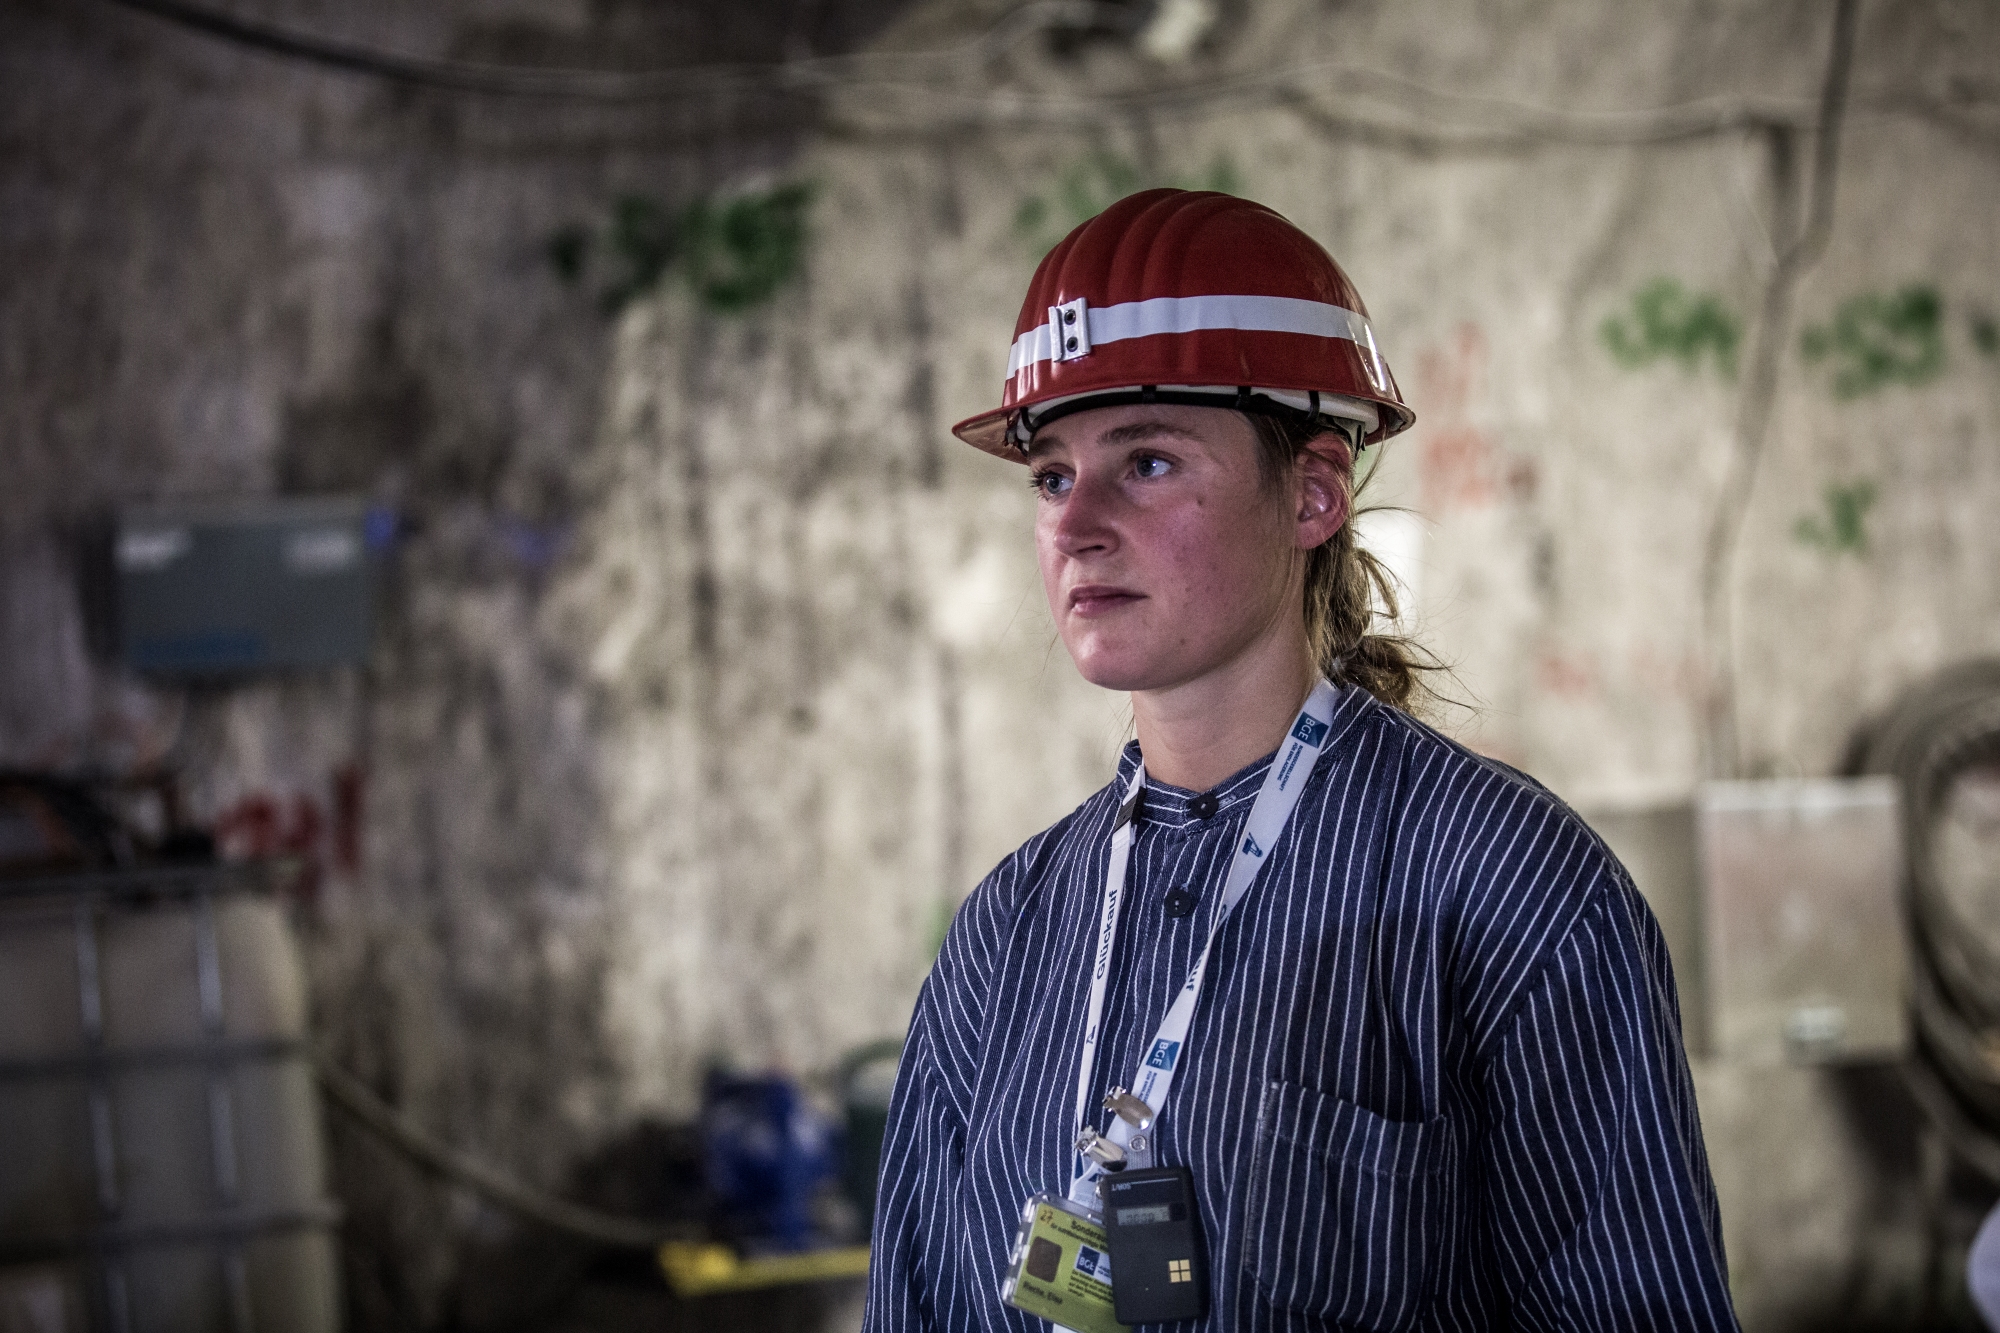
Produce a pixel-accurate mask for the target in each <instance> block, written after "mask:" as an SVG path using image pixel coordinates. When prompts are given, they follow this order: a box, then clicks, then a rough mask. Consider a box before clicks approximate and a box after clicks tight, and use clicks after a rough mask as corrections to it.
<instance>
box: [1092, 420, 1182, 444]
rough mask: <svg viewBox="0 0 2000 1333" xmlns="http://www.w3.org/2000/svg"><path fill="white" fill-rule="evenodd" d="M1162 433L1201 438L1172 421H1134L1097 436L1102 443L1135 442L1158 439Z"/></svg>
mask: <svg viewBox="0 0 2000 1333" xmlns="http://www.w3.org/2000/svg"><path fill="white" fill-rule="evenodd" d="M1162 435H1172V436H1175V437H1177V438H1179V439H1183V440H1198V439H1200V438H1201V437H1200V436H1199V435H1196V434H1195V433H1194V432H1193V431H1191V430H1187V429H1185V428H1183V427H1181V426H1176V425H1175V424H1174V423H1173V422H1171V421H1134V422H1132V423H1131V424H1130V425H1126V426H1113V427H1112V428H1111V429H1110V430H1107V431H1105V432H1104V434H1102V435H1100V436H1098V437H1097V438H1098V441H1099V443H1102V444H1133V443H1136V442H1137V441H1139V440H1153V439H1158V438H1159V437H1160V436H1162Z"/></svg>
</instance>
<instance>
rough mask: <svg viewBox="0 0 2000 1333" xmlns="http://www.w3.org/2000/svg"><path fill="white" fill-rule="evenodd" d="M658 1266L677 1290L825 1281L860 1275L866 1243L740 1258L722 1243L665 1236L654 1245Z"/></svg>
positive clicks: (690, 1292) (697, 1292)
mask: <svg viewBox="0 0 2000 1333" xmlns="http://www.w3.org/2000/svg"><path fill="white" fill-rule="evenodd" d="M660 1271H661V1272H663V1273H665V1274H666V1275H667V1285H668V1286H670V1287H672V1288H673V1289H674V1294H675V1295H677V1296H707V1295H710V1294H712V1293H715V1292H720V1291H748V1290H751V1289H752V1288H755V1287H783V1286H790V1285H792V1284H793V1283H798V1282H827V1281H831V1280H834V1279H837V1278H844V1277H864V1276H866V1275H867V1272H868V1247H867V1246H866V1245H852V1246H846V1247H843V1248H841V1249H835V1250H801V1251H800V1252H798V1253H797V1254H764V1255H755V1256H752V1257H750V1258H744V1257H743V1256H741V1255H739V1254H737V1253H736V1251H734V1250H732V1249H730V1248H729V1247H728V1246H727V1245H702V1244H692V1243H689V1242H687V1241H675V1240H670V1241H668V1242H667V1243H666V1244H665V1245H662V1246H661V1247H660Z"/></svg>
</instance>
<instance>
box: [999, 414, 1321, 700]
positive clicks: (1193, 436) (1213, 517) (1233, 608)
mask: <svg viewBox="0 0 2000 1333" xmlns="http://www.w3.org/2000/svg"><path fill="white" fill-rule="evenodd" d="M1257 450H1258V445H1257V437H1256V434H1255V432H1254V431H1252V429H1251V427H1250V423H1249V422H1248V421H1246V420H1245V419H1244V418H1243V417H1242V416H1241V415H1239V414H1238V413H1235V412H1232V411H1228V410H1225V409H1221V408H1211V407H1182V406H1166V405H1150V406H1149V405H1136V406H1130V407H1104V408H1096V409H1092V410H1090V411H1086V412H1078V413H1076V414H1075V415H1073V416H1068V417H1063V418H1062V419H1060V420H1058V421H1055V422H1053V423H1051V424H1050V425H1048V426H1045V427H1043V428H1042V430H1040V431H1039V432H1037V433H1036V436H1035V440H1034V445H1033V447H1032V449H1031V451H1030V453H1029V459H1028V462H1029V466H1030V468H1031V469H1032V470H1033V474H1034V485H1035V490H1036V494H1037V504H1038V506H1039V513H1038V515H1037V519H1036V523H1035V545H1036V549H1037V552H1038V553H1039V555H1040V558H1041V567H1042V586H1043V588H1044V590H1045V591H1046V592H1047V593H1048V598H1049V611H1050V613H1051V614H1052V615H1053V616H1054V617H1055V622H1056V631H1057V633H1059V634H1060V635H1061V636H1062V641H1063V646H1064V647H1066V648H1068V649H1069V654H1070V656H1071V657H1072V658H1073V659H1075V661H1076V665H1077V669H1078V670H1079V671H1081V672H1082V673H1083V676H1084V679H1086V680H1088V681H1090V682H1091V683H1092V684H1094V685H1100V686H1103V687H1104V688H1105V689H1112V690H1166V689H1172V688H1174V687H1176V686H1179V685H1183V684H1187V683H1189V682H1192V681H1195V680H1198V679H1200V678H1202V677H1203V676H1206V675H1209V674H1211V673H1213V672H1216V671H1218V670H1223V669H1226V668H1228V667H1229V666H1231V665H1232V664H1234V663H1236V662H1238V661H1239V660H1241V659H1242V658H1243V657H1244V655H1245V654H1246V653H1249V652H1251V651H1253V650H1254V649H1256V648H1257V647H1259V646H1260V645H1264V644H1267V643H1269V642H1270V641H1271V640H1272V639H1273V637H1274V636H1277V637H1283V636H1286V635H1293V636H1296V637H1297V639H1298V641H1299V642H1301V643H1302V642H1303V620H1304V612H1303V610H1302V604H1303V603H1302V597H1303V573H1304V568H1305V559H1304V556H1305V552H1306V550H1307V549H1309V548H1310V547H1311V546H1313V545H1317V544H1318V542H1320V541H1324V540H1325V539H1326V538H1327V537H1328V536H1331V535H1332V533H1333V532H1334V531H1335V530H1336V529H1338V528H1339V526H1340V522H1341V521H1342V520H1344V519H1345V517H1346V506H1345V496H1344V493H1341V492H1339V491H1338V488H1334V494H1333V495H1332V496H1331V497H1328V496H1326V495H1323V494H1318V495H1317V500H1316V499H1315V494H1317V493H1316V492H1314V493H1309V492H1313V489H1314V488H1313V477H1314V476H1316V475H1318V474H1319V473H1320V472H1324V471H1325V469H1321V468H1313V467H1307V468H1302V469H1300V473H1301V475H1299V476H1295V477H1290V478H1287V479H1286V480H1285V482H1284V483H1283V484H1277V485H1269V486H1267V485H1266V484H1264V482H1263V480H1262V478H1261V476H1260V474H1259V470H1258V465H1257ZM1321 489H1322V490H1323V489H1324V488H1321ZM1329 498H1330V499H1331V502H1332V503H1334V504H1337V506H1338V508H1339V512H1338V514H1336V515H1333V516H1331V521H1330V522H1329V521H1328V518H1329V516H1328V515H1327V514H1325V513H1324V512H1317V511H1323V510H1324V509H1325V507H1326V502H1327V501H1328V500H1329ZM1307 510H1315V511H1316V512H1314V513H1307V512H1306V511H1307Z"/></svg>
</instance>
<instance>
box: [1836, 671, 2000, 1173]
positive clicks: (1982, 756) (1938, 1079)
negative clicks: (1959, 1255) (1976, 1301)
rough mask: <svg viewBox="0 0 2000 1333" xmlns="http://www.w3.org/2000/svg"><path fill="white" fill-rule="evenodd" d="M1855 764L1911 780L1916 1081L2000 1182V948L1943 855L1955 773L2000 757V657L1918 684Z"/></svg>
mask: <svg viewBox="0 0 2000 1333" xmlns="http://www.w3.org/2000/svg"><path fill="white" fill-rule="evenodd" d="M1848 767H1849V769H1850V771H1858V772H1863V773H1887V774H1890V775H1893V776H1894V777H1896V778H1898V779H1899V780H1900V781H1901V784H1902V791H1903V803H1902V819H1903V849H1904V850H1903V854H1904V876H1903V894H1904V906H1905V911H1906V913H1907V917H1908V922H1909V928H1910V945H1911V951H1912V955H1913V956H1912V960H1911V961H1912V967H1911V978H1910V1017H1911V1024H1912V1029H1913V1037H1914V1047H1915V1052H1914V1053H1915V1057H1916V1058H1915V1059H1914V1060H1913V1061H1911V1062H1910V1064H1909V1066H1908V1069H1907V1071H1906V1072H1907V1074H1908V1077H1909V1082H1910V1089H1911V1092H1912V1094H1913V1095H1914V1096H1915V1097H1916V1100H1917V1102H1918V1104H1919V1105H1921V1106H1922V1107H1923V1109H1924V1111H1925V1113H1926V1115H1928V1116H1929V1118H1930V1119H1931V1121H1932V1122H1933V1123H1934V1124H1935V1125H1936V1127H1937V1129H1938V1131H1939V1132H1940V1133H1941V1134H1942V1135H1943V1137H1944V1139H1945V1141H1946V1142H1947V1143H1948V1144H1950V1146H1951V1148H1952V1149H1953V1150H1954V1151H1955V1152H1956V1154H1957V1155H1958V1156H1959V1158H1960V1159H1961V1160H1962V1161H1964V1162H1965V1163H1966V1164H1967V1165H1968V1166H1971V1167H1973V1168H1974V1169H1976V1170H1977V1171H1979V1172H1980V1174H1982V1175H1984V1176H1986V1177H1987V1178H1988V1179H1990V1180H1992V1181H1994V1182H1995V1183H2000V948H1996V947H1995V945H1996V941H1995V938H1994V936H1993V935H1992V934H1991V933H1989V932H1987V931H1985V930H1982V929H1981V928H1980V927H1979V926H1978V924H1977V923H1975V922H1973V921H1972V920H1970V919H1968V918H1967V916H1966V914H1965V912H1964V910H1963V909H1962V908H1961V906H1960V905H1959V903H1957V902H1956V901H1954V900H1953V897H1952V895H1951V893H1950V892H1949V891H1948V889H1947V886H1946V883H1945V880H1944V876H1943V874H1942V869H1943V868H1942V866H1941V865H1940V856H1939V852H1940V841H1941V839H1940V834H1941V826H1942V824H1943V822H1944V820H1945V817H1946V815H1947V813H1948V808H1949V804H1950V800H1951V796H1952V789H1953V786H1954V784H1955V783H1956V782H1957V781H1958V779H1959V778H1960V777H1962V776H1964V775H1965V774H1967V773H1968V771H1970V770H1974V769H1979V768H1985V767H2000V661H1990V660H1988V661H1976V662H1970V663H1966V664H1964V665H1961V666H1957V667H1953V668H1951V669H1949V670H1946V671H1944V672H1941V673H1940V674H1938V675H1936V676H1934V677H1932V678H1931V679H1930V680H1928V681H1926V682H1924V683H1923V684H1921V685H1919V686H1917V687H1915V688H1914V689H1912V690H1911V691H1909V692H1908V693H1907V694H1905V695H1904V696H1903V698H1902V700H1901V701H1900V702H1899V703H1898V704H1897V706H1896V707H1895V708H1894V709H1893V710H1892V711H1891V712H1890V713H1889V714H1888V715H1887V716H1886V717H1885V718H1883V719H1882V720H1881V722H1879V723H1878V724H1877V725H1875V726H1874V727H1872V728H1870V729H1869V730H1868V731H1867V732H1866V733H1865V734H1864V735H1863V736H1862V737H1861V738H1860V740H1859V742H1858V744H1857V746H1856V753H1855V754H1854V755H1853V756H1852V762H1851V763H1850V764H1849V765H1848Z"/></svg>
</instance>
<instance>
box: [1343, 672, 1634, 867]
mask: <svg viewBox="0 0 2000 1333" xmlns="http://www.w3.org/2000/svg"><path fill="white" fill-rule="evenodd" d="M1361 722H1362V724H1363V726H1365V727H1367V728H1369V729H1370V730H1371V731H1373V733H1374V736H1373V738H1372V739H1373V740H1374V744H1373V746H1372V747H1370V748H1371V749H1372V753H1369V754H1365V755H1359V756H1357V757H1359V758H1361V760H1362V762H1364V763H1365V764H1367V765H1368V766H1369V767H1371V768H1374V769H1376V770H1377V771H1376V772H1375V773H1373V774H1371V775H1370V776H1371V779H1372V785H1373V786H1374V788H1375V789H1376V790H1377V791H1380V792H1385V793H1391V794H1392V803H1393V805H1394V807H1395V808H1394V810H1393V811H1392V812H1389V813H1390V817H1391V818H1392V819H1393V822H1394V823H1395V825H1396V827H1397V828H1398V829H1399V830H1400V831H1401V832H1402V834H1403V835H1404V836H1405V837H1413V838H1418V839H1420V840H1421V841H1422V842H1423V843H1424V844H1425V845H1426V846H1427V847H1430V848H1432V849H1434V850H1436V851H1438V852H1440V853H1456V854H1457V855H1458V856H1461V857H1462V856H1465V855H1469V854H1472V853H1474V852H1476V851H1477V850H1478V849H1480V848H1482V847H1494V848H1501V849H1504V852H1505V855H1507V856H1508V857H1509V858H1510V859H1511V858H1513V857H1519V856H1533V855H1535V854H1537V852H1538V851H1540V850H1543V849H1545V848H1546V847H1547V846H1548V844H1550V843H1552V842H1554V843H1562V844H1573V845H1574V846H1575V848H1576V850H1577V851H1578V853H1579V854H1581V855H1585V856H1593V855H1594V856H1597V857H1603V856H1606V855H1608V853H1606V852H1605V851H1604V847H1603V844H1602V842H1601V841H1599V839H1598V838H1597V836H1596V834H1595V833H1593V832H1592V831H1591V829H1590V826H1589V825H1588V824H1586V823H1584V821H1583V819H1582V817H1581V816H1579V815H1578V814H1577V813H1576V812H1575V811H1574V810H1572V809H1570V808H1569V806H1568V805H1566V804H1565V803H1564V802H1563V800H1562V798H1561V797H1559V796H1557V795H1556V794H1555V793H1554V792H1552V791H1550V790H1549V789H1548V788H1547V787H1545V786H1543V785H1542V784H1541V783H1540V782H1538V781H1537V780H1536V779H1535V778H1533V777H1531V776H1530V775H1529V774H1527V773H1524V772H1522V771H1521V770H1520V769H1518V768H1515V767H1514V766H1513V765H1512V764H1509V763H1506V762H1505V761H1503V760H1500V759H1496V758H1494V757H1493V756H1492V755H1487V754H1481V753H1480V752H1478V751H1477V750H1474V749H1472V748H1471V747H1470V746H1467V745H1466V744H1464V743H1463V742H1461V741H1458V740H1454V739H1453V738H1451V737H1449V736H1447V735H1445V734H1444V733H1443V732H1441V731H1439V730H1437V729H1436V728H1435V727H1433V726H1431V725H1429V724H1428V723H1426V722H1423V721H1422V720H1420V719H1418V718H1416V717H1413V716H1411V715H1410V714H1408V713H1406V712H1403V711H1402V710H1400V709H1396V708H1391V707H1389V706H1387V705H1385V704H1375V705H1374V706H1373V707H1372V708H1371V709H1369V710H1368V712H1367V714H1366V715H1365V716H1364V717H1363V718H1362V719H1361ZM1440 868H1444V867H1443V866H1441V867H1440Z"/></svg>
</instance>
